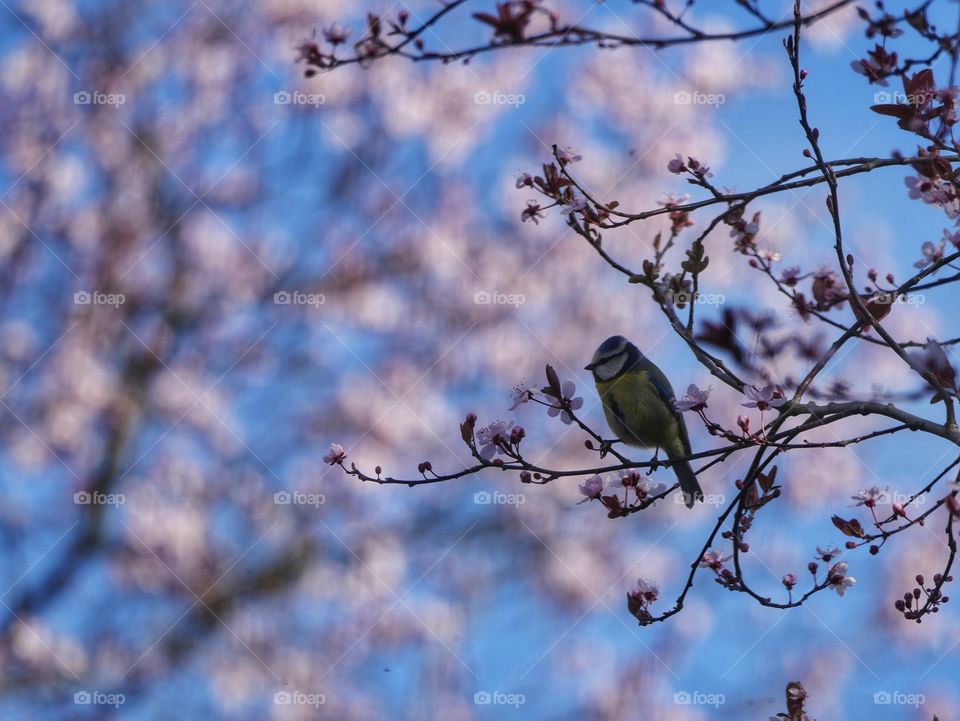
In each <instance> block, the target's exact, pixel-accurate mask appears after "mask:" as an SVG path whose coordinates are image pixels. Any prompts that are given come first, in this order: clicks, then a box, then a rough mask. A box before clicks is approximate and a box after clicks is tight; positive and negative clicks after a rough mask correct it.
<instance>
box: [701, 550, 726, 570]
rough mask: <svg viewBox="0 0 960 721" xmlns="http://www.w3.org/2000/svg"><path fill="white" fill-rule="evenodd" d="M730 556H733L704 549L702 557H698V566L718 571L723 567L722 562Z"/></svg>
mask: <svg viewBox="0 0 960 721" xmlns="http://www.w3.org/2000/svg"><path fill="white" fill-rule="evenodd" d="M731 558H733V556H724V555H723V554H722V553H720V551H713V550H710V551H704V553H703V557H702V558H701V559H700V568H710V569H713V570H714V571H719V570H720V569H721V568H723V564H724V563H726V562H727V561H729V560H730V559H731Z"/></svg>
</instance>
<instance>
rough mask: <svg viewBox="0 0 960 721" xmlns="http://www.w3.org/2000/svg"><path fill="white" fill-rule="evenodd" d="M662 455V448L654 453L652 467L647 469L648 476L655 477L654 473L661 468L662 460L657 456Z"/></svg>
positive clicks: (651, 460) (651, 461)
mask: <svg viewBox="0 0 960 721" xmlns="http://www.w3.org/2000/svg"><path fill="white" fill-rule="evenodd" d="M658 455H660V447H659V446H658V447H657V449H656V450H655V451H654V452H653V458H651V459H650V467H649V468H648V469H647V475H648V476H650V475H653V472H654V471H655V470H657V469H658V468H659V467H660V459H659V458H657V456H658Z"/></svg>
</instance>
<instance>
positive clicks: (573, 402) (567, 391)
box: [547, 380, 583, 425]
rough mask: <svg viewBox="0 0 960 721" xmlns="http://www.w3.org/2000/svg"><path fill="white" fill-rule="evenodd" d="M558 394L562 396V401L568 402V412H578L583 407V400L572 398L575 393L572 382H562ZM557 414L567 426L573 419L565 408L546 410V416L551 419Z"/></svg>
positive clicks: (555, 407)
mask: <svg viewBox="0 0 960 721" xmlns="http://www.w3.org/2000/svg"><path fill="white" fill-rule="evenodd" d="M560 392H561V394H562V395H563V400H565V401H568V402H569V404H570V410H572V411H576V410H580V408H581V406H583V398H574V397H573V394H574V393H576V392H577V386H576V384H575V383H574V382H573V381H569V380H568V381H564V382H563V385H562V386H561V388H560ZM558 414H559V416H560V420H561V421H563V422H564V423H566V424H567V425H570V424H571V423H573V418H572V417H571V416H570V414H569V413H568V412H567V410H566V409H565V408H560V406H550V407H549V408H547V415H548V416H550V417H551V418H554V417H556V416H557V415H558Z"/></svg>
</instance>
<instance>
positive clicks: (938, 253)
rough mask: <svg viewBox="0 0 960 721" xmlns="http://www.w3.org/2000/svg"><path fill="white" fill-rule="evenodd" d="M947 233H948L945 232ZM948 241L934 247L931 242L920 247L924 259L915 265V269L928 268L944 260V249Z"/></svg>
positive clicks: (944, 240)
mask: <svg viewBox="0 0 960 721" xmlns="http://www.w3.org/2000/svg"><path fill="white" fill-rule="evenodd" d="M944 233H946V231H944ZM945 243H946V239H943V240H941V241H940V244H939V245H934V244H933V243H931V242H930V241H929V240H928V241H927V242H925V243H924V244H923V245H921V246H920V252H921V253H923V257H922V258H921V259H920V260H918V261H917V262H916V263H914V264H913V267H914V268H926V267H927V266H928V265H932V264H933V263H938V262H940V260H942V259H943V247H944V244H945Z"/></svg>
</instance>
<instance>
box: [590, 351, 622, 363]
mask: <svg viewBox="0 0 960 721" xmlns="http://www.w3.org/2000/svg"><path fill="white" fill-rule="evenodd" d="M622 355H623V351H620V352H619V353H614V354H613V355H608V356H604V357H603V358H601V359H600V360H598V361H597V362H596V365H598V366H599V365H603V364H604V363H606V362H607V361H612V360H613V359H614V358H617V357H619V356H622Z"/></svg>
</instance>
